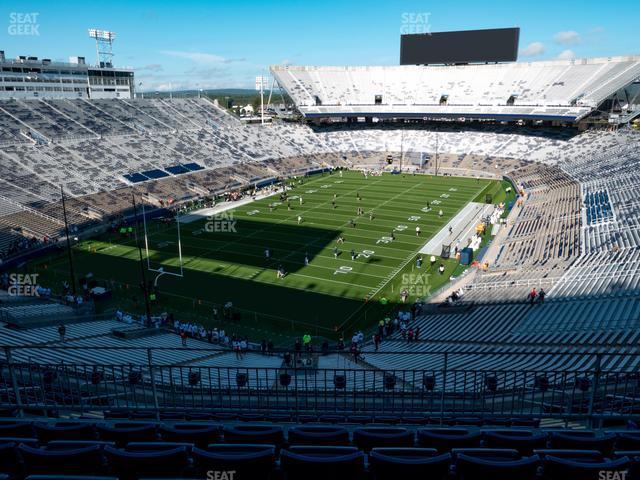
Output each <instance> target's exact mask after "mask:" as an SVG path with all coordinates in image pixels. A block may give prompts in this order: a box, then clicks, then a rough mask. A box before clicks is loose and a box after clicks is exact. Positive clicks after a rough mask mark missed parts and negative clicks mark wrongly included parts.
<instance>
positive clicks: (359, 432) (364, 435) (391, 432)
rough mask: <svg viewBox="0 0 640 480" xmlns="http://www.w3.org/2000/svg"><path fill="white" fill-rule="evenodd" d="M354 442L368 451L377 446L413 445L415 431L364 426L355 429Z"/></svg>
mask: <svg viewBox="0 0 640 480" xmlns="http://www.w3.org/2000/svg"><path fill="white" fill-rule="evenodd" d="M353 443H354V444H355V445H357V446H358V448H360V449H362V450H364V451H365V452H368V451H369V450H371V449H372V448H375V447H413V446H414V443H415V437H414V433H413V432H412V431H410V430H407V429H406V428H399V427H362V428H356V429H355V430H354V431H353Z"/></svg>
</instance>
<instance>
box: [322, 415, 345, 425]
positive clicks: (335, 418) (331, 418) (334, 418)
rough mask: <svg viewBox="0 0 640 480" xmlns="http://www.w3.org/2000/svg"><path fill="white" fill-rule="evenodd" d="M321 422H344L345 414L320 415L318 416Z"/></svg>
mask: <svg viewBox="0 0 640 480" xmlns="http://www.w3.org/2000/svg"><path fill="white" fill-rule="evenodd" d="M318 421H319V422H323V423H343V422H344V421H345V417H344V415H333V414H332V415H327V414H325V415H320V416H319V417H318Z"/></svg>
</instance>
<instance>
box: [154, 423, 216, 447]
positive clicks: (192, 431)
mask: <svg viewBox="0 0 640 480" xmlns="http://www.w3.org/2000/svg"><path fill="white" fill-rule="evenodd" d="M160 436H161V437H162V439H163V440H164V441H168V442H188V443H193V444H194V445H196V446H198V447H200V448H206V447H207V445H209V444H210V443H220V439H221V427H220V425H218V424H215V423H175V424H173V425H162V426H161V427H160Z"/></svg>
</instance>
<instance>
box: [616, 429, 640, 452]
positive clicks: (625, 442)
mask: <svg viewBox="0 0 640 480" xmlns="http://www.w3.org/2000/svg"><path fill="white" fill-rule="evenodd" d="M616 450H640V432H618V433H617V436H616Z"/></svg>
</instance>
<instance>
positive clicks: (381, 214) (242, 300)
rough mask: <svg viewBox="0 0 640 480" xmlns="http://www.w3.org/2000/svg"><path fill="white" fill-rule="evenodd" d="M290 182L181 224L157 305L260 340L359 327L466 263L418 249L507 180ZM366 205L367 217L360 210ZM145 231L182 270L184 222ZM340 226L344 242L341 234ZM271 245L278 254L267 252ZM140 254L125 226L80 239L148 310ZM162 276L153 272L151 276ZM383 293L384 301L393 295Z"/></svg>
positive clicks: (81, 270)
mask: <svg viewBox="0 0 640 480" xmlns="http://www.w3.org/2000/svg"><path fill="white" fill-rule="evenodd" d="M292 181H293V182H295V187H294V188H292V189H288V195H289V202H290V206H291V209H290V210H289V209H288V208H287V202H286V201H285V202H280V199H279V197H278V195H275V196H271V197H268V198H263V199H261V200H257V201H255V202H251V203H249V204H247V205H244V206H241V207H238V208H236V209H234V210H231V211H228V212H226V213H225V214H222V215H218V216H216V217H214V218H209V219H203V220H200V221H196V222H192V223H186V224H182V225H181V242H182V252H183V261H184V277H183V278H177V277H173V276H169V275H164V276H162V277H161V278H160V279H159V281H158V286H159V289H160V295H159V297H158V299H157V301H156V303H155V304H154V305H153V310H154V313H155V312H161V311H173V312H177V313H176V315H177V316H178V317H179V318H182V319H187V320H192V319H193V320H198V321H200V322H202V323H205V324H208V325H212V324H216V325H218V324H219V325H218V326H222V325H225V326H226V328H227V331H228V332H231V331H233V332H237V333H246V334H249V335H250V336H251V338H252V339H254V340H257V339H258V338H272V339H273V340H274V343H276V344H279V343H282V342H284V341H286V340H288V339H289V338H290V337H291V336H293V335H299V334H300V333H302V332H309V333H311V334H312V335H320V336H324V337H330V338H335V337H336V336H337V335H338V333H339V332H344V333H345V334H347V335H351V332H352V331H353V330H354V329H355V328H363V327H367V326H371V325H373V324H375V323H377V321H378V320H379V319H380V318H381V317H382V316H383V315H384V314H385V311H386V310H388V309H390V308H393V305H395V304H397V303H399V302H400V299H399V295H400V291H401V290H402V289H403V288H406V289H407V290H408V291H409V300H408V301H409V302H410V301H413V300H415V299H416V298H419V297H422V296H425V295H428V294H429V293H430V292H432V291H434V290H435V289H437V288H439V287H441V286H442V285H443V283H445V282H446V281H448V279H449V276H450V275H453V274H458V273H460V271H461V267H460V266H459V265H458V264H457V262H456V261H455V260H447V261H444V262H443V263H444V265H445V267H446V271H445V274H444V275H439V274H438V272H437V266H438V265H439V264H440V260H439V259H438V263H437V264H436V268H433V270H432V269H430V267H429V262H428V258H427V257H426V256H425V258H424V260H425V261H424V264H423V266H422V268H421V269H417V268H416V264H415V261H416V257H417V252H418V250H419V249H420V248H421V247H422V246H423V245H424V244H426V243H427V242H428V241H429V238H430V237H431V236H432V235H434V234H435V233H436V232H438V231H439V230H440V229H442V228H443V226H444V225H446V223H447V222H448V221H449V220H450V219H451V218H452V217H453V216H455V215H456V213H458V212H459V211H460V209H462V208H463V207H464V206H465V205H466V204H467V203H468V202H471V201H480V202H483V201H484V199H485V195H486V194H487V193H490V194H492V195H493V201H494V203H496V202H499V201H504V200H505V198H506V194H505V186H507V184H506V182H500V181H491V180H484V179H480V180H477V179H474V178H461V177H442V176H439V177H433V176H425V175H411V174H402V175H392V174H384V175H382V176H370V177H369V178H365V177H364V176H363V175H362V173H360V172H344V174H343V176H340V174H339V173H338V172H334V173H333V174H331V175H330V174H328V173H325V174H318V175H315V176H312V177H307V178H305V179H304V181H303V183H302V184H300V183H299V179H296V180H292ZM334 195H335V205H336V206H335V208H334V207H333V205H332V200H333V199H334ZM357 195H359V197H360V200H358V198H357ZM300 197H302V199H303V201H302V204H300ZM278 203H279V204H278ZM427 203H430V205H431V209H430V210H427V209H426V206H427ZM269 205H272V207H271V208H269ZM358 207H361V208H362V209H363V210H364V215H360V216H358V215H357V214H356V211H357V209H358ZM439 210H442V212H443V216H442V217H439V215H438V212H439ZM369 212H373V219H371V220H370V218H369ZM298 216H301V217H302V222H301V223H300V224H298ZM351 220H353V221H354V222H355V225H356V226H355V227H352V226H351V225H350V221H351ZM416 226H419V227H420V229H421V235H420V236H417V235H416ZM147 231H148V246H149V253H150V263H151V265H152V267H154V268H158V267H160V266H162V267H163V268H164V269H165V270H166V271H169V272H176V271H177V267H178V258H177V231H176V228H175V224H173V225H170V226H167V225H165V224H162V223H160V222H157V221H150V222H148V225H147ZM392 232H393V236H395V240H391V236H392ZM340 236H342V237H343V238H344V243H340V244H339V243H338V242H337V239H338V238H339V237H340ZM336 247H337V250H338V255H337V257H336V256H335V252H334V248H336ZM266 249H269V250H270V252H271V258H270V259H269V260H267V259H266V258H265V250H266ZM352 250H354V251H355V252H356V256H357V258H356V259H355V260H352V258H351V251H352ZM305 254H306V256H307V257H308V259H309V263H308V265H305V262H304V258H305ZM138 259H139V256H138V250H137V248H136V246H135V241H134V239H133V238H132V237H127V236H122V235H120V234H109V235H104V236H102V237H100V238H98V239H93V240H87V241H84V242H81V243H79V244H78V245H76V246H75V247H74V261H75V265H76V270H77V272H78V276H80V275H85V274H86V273H88V272H91V273H93V275H94V278H96V279H97V280H98V281H101V282H105V283H107V284H108V285H110V286H111V287H112V288H113V290H114V298H113V300H111V302H110V303H109V305H110V306H111V307H115V306H118V307H121V308H124V309H127V310H133V311H137V312H142V311H143V308H142V306H143V302H142V299H141V298H140V297H141V291H140V288H139V283H140V267H139V263H138ZM66 262H67V260H66V256H64V255H60V256H58V257H56V258H50V259H47V260H46V261H45V262H44V263H46V268H44V263H41V264H40V265H39V267H38V272H39V273H41V274H42V275H43V276H44V278H45V279H49V280H53V279H56V280H58V281H61V280H62V279H63V278H65V276H66ZM279 266H282V267H283V268H284V270H285V271H286V276H285V277H284V278H277V275H276V270H277V268H278V267H279ZM154 278H155V274H153V273H152V272H147V279H151V280H153V279H154ZM49 283H51V284H53V283H54V282H49ZM55 283H59V282H55ZM382 298H385V299H387V303H386V304H385V305H383V304H382V303H384V302H382V303H381V302H380V300H381V299H382ZM228 301H231V302H232V303H233V305H234V307H235V308H236V309H238V311H239V312H240V314H241V316H240V320H236V321H233V322H232V324H231V325H229V324H228V323H227V324H225V323H224V322H222V321H220V320H219V321H217V322H216V321H214V320H213V318H212V309H213V307H214V306H217V308H218V310H220V311H221V310H222V309H221V305H222V304H224V303H226V302H228Z"/></svg>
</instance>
